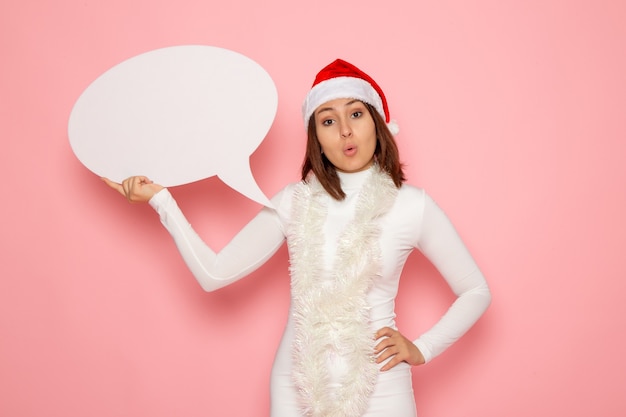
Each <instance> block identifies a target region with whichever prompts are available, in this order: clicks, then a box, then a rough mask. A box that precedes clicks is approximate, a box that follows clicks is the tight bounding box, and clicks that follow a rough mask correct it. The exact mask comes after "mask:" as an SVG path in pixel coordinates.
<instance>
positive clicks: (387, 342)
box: [374, 337, 396, 353]
mask: <svg viewBox="0 0 626 417" xmlns="http://www.w3.org/2000/svg"><path fill="white" fill-rule="evenodd" d="M395 344H396V343H395V341H394V340H393V339H392V338H391V337H385V338H384V339H383V340H381V341H380V342H378V344H377V345H376V346H375V347H374V351H375V352H376V353H380V352H382V351H383V350H385V349H389V348H390V347H392V346H394V345H395Z"/></svg>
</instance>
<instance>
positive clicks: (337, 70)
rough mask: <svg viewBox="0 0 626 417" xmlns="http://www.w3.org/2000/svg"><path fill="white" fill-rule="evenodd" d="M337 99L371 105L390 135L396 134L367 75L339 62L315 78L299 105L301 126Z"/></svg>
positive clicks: (379, 91)
mask: <svg viewBox="0 0 626 417" xmlns="http://www.w3.org/2000/svg"><path fill="white" fill-rule="evenodd" d="M338 98H354V99H357V100H361V101H362V102H364V103H367V104H371V105H372V106H374V108H375V109H376V110H377V111H378V113H380V115H381V116H382V117H383V119H385V122H386V123H387V127H388V128H389V130H390V131H391V133H392V134H394V135H395V134H397V133H398V131H399V128H398V125H397V124H396V122H395V120H391V119H390V118H389V108H388V107H387V99H386V98H385V94H384V93H383V90H382V89H381V88H380V87H379V86H378V84H376V81H374V80H373V79H372V78H371V77H370V76H369V75H367V74H366V73H364V72H363V71H361V70H360V69H358V68H357V67H355V66H354V65H352V64H350V63H349V62H346V61H344V60H342V59H337V60H335V61H333V62H332V63H330V64H329V65H327V66H326V67H324V68H323V69H322V70H321V71H320V72H319V73H318V74H317V76H316V77H315V81H314V82H313V86H312V87H311V90H310V91H309V93H308V94H307V96H306V98H305V99H304V103H302V116H303V117H304V125H305V126H308V124H309V118H310V117H311V115H312V114H313V112H314V111H315V109H317V108H318V107H319V106H321V105H322V104H324V103H326V102H328V101H331V100H335V99H338Z"/></svg>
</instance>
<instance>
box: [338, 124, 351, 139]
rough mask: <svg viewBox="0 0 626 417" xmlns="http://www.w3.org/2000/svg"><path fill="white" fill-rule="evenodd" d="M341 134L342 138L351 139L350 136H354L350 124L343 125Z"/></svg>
mask: <svg viewBox="0 0 626 417" xmlns="http://www.w3.org/2000/svg"><path fill="white" fill-rule="evenodd" d="M340 132H341V137H342V138H349V137H350V136H352V127H351V126H350V123H348V122H343V123H341V126H340Z"/></svg>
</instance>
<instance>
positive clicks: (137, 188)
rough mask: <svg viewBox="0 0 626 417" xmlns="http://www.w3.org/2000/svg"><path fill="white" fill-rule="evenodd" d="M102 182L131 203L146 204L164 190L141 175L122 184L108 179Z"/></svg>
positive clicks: (127, 179) (103, 179)
mask: <svg viewBox="0 0 626 417" xmlns="http://www.w3.org/2000/svg"><path fill="white" fill-rule="evenodd" d="M102 181H104V182H105V183H106V185H108V186H109V187H111V188H113V189H114V190H116V191H117V192H119V193H120V194H122V195H123V196H124V197H126V199H127V200H128V201H129V202H131V203H145V202H147V201H149V200H150V199H151V198H152V196H154V195H155V194H156V193H158V192H159V191H161V190H162V189H163V188H164V187H163V186H162V185H159V184H155V183H154V182H152V180H150V179H149V178H148V177H144V176H140V175H139V176H135V177H130V178H126V179H125V180H124V181H122V183H121V184H119V183H117V182H114V181H111V180H110V179H108V178H102Z"/></svg>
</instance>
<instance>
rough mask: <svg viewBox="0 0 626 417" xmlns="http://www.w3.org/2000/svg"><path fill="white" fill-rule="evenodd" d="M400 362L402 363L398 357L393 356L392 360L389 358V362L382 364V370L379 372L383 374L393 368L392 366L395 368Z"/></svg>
mask: <svg viewBox="0 0 626 417" xmlns="http://www.w3.org/2000/svg"><path fill="white" fill-rule="evenodd" d="M400 362H403V360H401V359H399V358H398V355H396V356H394V357H393V358H391V360H390V361H389V362H387V363H386V364H384V365H383V366H382V368H380V371H381V372H385V371H388V370H390V369H391V368H393V367H394V366H396V365H397V364H399V363H400Z"/></svg>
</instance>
